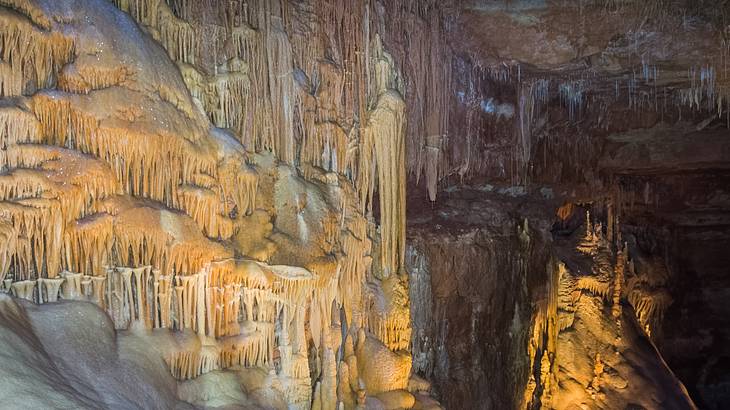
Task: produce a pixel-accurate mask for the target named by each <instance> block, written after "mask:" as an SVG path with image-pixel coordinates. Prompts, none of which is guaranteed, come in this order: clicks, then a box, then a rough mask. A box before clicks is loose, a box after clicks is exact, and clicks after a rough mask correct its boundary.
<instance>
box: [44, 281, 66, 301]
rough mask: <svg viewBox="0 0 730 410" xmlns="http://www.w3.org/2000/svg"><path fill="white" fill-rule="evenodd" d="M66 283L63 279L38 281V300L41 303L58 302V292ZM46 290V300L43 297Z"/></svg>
mask: <svg viewBox="0 0 730 410" xmlns="http://www.w3.org/2000/svg"><path fill="white" fill-rule="evenodd" d="M63 282H64V279H62V278H55V279H46V278H41V279H38V283H39V286H38V300H39V302H46V303H53V302H56V301H57V300H58V291H59V289H60V288H61V284H62V283H63ZM44 289H45V298H44V297H43V290H44Z"/></svg>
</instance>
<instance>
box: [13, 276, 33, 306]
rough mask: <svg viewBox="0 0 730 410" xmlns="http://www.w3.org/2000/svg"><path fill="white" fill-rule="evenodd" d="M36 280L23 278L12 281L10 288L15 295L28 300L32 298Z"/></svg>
mask: <svg viewBox="0 0 730 410" xmlns="http://www.w3.org/2000/svg"><path fill="white" fill-rule="evenodd" d="M35 285H36V281H34V280H23V281H20V282H13V284H12V285H11V288H12V290H13V294H14V295H15V297H18V298H21V299H26V300H29V301H31V302H32V301H33V300H34V297H35V295H34V293H35Z"/></svg>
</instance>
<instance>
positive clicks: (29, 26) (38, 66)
mask: <svg viewBox="0 0 730 410" xmlns="http://www.w3.org/2000/svg"><path fill="white" fill-rule="evenodd" d="M73 53H74V45H73V42H72V41H71V40H70V39H68V38H66V37H64V36H63V35H62V34H60V33H58V32H46V31H44V30H42V29H41V28H39V27H36V26H35V25H34V24H33V22H31V21H30V20H28V19H27V18H26V17H24V16H22V15H21V14H18V13H17V12H15V11H12V10H10V9H6V8H4V7H3V8H0V61H2V64H0V97H9V96H18V95H22V94H25V93H28V92H33V91H35V89H39V88H45V87H48V86H50V85H51V82H52V81H53V79H54V78H55V75H56V73H57V72H58V70H59V69H60V68H61V67H62V66H63V65H64V64H66V63H67V62H69V61H70V60H71V57H72V55H73ZM28 85H30V88H28Z"/></svg>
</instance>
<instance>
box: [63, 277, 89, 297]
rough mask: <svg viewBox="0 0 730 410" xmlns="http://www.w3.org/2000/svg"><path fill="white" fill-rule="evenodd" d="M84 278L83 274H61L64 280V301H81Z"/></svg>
mask: <svg viewBox="0 0 730 410" xmlns="http://www.w3.org/2000/svg"><path fill="white" fill-rule="evenodd" d="M83 276H84V274H83V273H73V272H68V271H64V272H61V277H62V278H63V279H64V281H63V285H62V287H61V295H62V296H63V298H64V299H79V298H80V297H81V296H82V292H81V280H82V278H83Z"/></svg>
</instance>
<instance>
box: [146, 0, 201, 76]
mask: <svg viewBox="0 0 730 410" xmlns="http://www.w3.org/2000/svg"><path fill="white" fill-rule="evenodd" d="M157 30H158V31H159V35H160V42H161V43H162V44H163V46H164V47H165V49H166V50H167V52H168V54H169V55H170V58H171V59H172V60H173V61H181V62H184V63H189V64H195V57H196V55H197V54H198V50H197V48H198V44H200V43H199V42H198V41H197V39H196V34H195V30H193V27H192V26H191V25H190V23H188V22H186V21H185V20H181V19H179V18H177V17H176V16H175V15H174V14H173V13H172V10H171V9H170V7H169V6H168V5H167V4H166V3H165V2H164V1H159V3H158V6H157Z"/></svg>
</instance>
